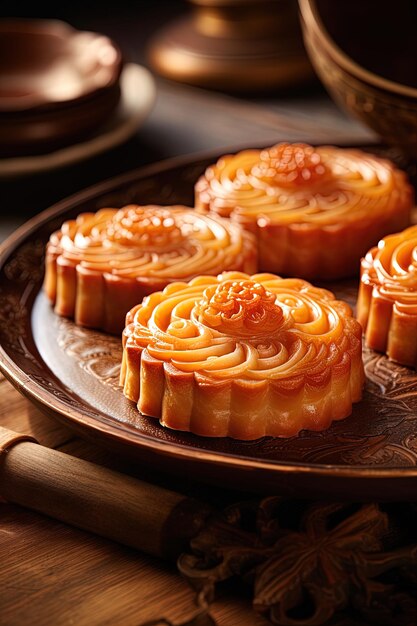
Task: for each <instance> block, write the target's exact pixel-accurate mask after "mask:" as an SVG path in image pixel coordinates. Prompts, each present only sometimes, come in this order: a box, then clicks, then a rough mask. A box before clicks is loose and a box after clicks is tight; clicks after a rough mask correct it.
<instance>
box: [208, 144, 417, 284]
mask: <svg viewBox="0 0 417 626" xmlns="http://www.w3.org/2000/svg"><path fill="white" fill-rule="evenodd" d="M412 204H413V192H412V188H411V186H410V184H409V182H408V180H407V177H406V175H405V174H404V172H402V171H400V170H398V169H396V168H395V167H394V165H393V164H392V163H390V162H389V161H387V160H383V159H380V158H378V157H376V156H373V155H370V154H367V153H365V152H361V151H359V150H348V149H341V148H334V147H331V146H321V147H317V148H313V147H312V146H308V145H306V144H287V143H282V144H278V145H276V146H273V147H271V148H268V149H265V150H262V151H260V150H245V151H243V152H239V153H238V154H235V155H227V156H224V157H222V158H221V159H220V160H219V161H218V162H217V163H216V164H215V165H213V166H211V167H209V168H208V169H207V170H206V172H205V174H204V175H203V176H202V177H201V178H200V179H199V181H198V182H197V185H196V206H197V208H198V209H199V210H200V211H203V212H208V211H212V212H214V213H217V214H218V215H223V216H229V217H230V218H231V219H232V220H233V221H234V222H237V223H239V224H241V225H243V226H244V227H245V228H246V229H248V230H250V231H252V232H253V233H255V234H256V236H257V239H258V244H259V267H260V269H261V270H264V271H272V272H277V273H279V274H284V275H287V276H302V277H304V278H321V279H324V280H330V279H336V278H342V277H345V276H351V275H354V274H356V273H357V272H358V271H359V262H360V258H361V257H362V256H363V255H364V254H365V253H366V251H367V250H368V249H369V248H370V247H371V246H373V245H375V244H376V243H377V242H378V240H379V239H380V238H381V237H383V236H384V235H386V234H388V233H390V232H395V231H396V230H399V229H401V228H404V227H405V226H407V225H408V224H409V216H410V209H411V207H412Z"/></svg>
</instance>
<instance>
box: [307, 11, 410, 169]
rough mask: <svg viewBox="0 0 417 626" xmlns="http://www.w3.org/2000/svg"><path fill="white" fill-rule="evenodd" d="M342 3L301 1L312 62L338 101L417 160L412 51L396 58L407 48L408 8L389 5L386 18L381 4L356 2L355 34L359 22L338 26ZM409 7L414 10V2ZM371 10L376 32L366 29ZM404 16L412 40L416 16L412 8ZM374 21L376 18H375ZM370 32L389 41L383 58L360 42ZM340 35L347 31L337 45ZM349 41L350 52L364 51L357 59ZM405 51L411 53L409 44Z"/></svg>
mask: <svg viewBox="0 0 417 626" xmlns="http://www.w3.org/2000/svg"><path fill="white" fill-rule="evenodd" d="M342 4H343V5H347V4H349V3H340V4H339V3H336V2H334V0H333V3H332V4H331V3H330V2H329V0H299V7H300V16H301V24H302V29H303V36H304V43H305V46H306V48H307V52H308V54H309V56H310V60H311V62H312V64H313V66H314V68H315V70H316V72H317V74H318V76H319V78H320V79H321V81H322V82H323V84H324V86H325V87H326V88H327V90H328V91H329V93H330V95H331V96H332V97H333V98H334V100H335V101H336V102H338V103H339V104H340V105H341V106H342V107H343V108H344V109H346V110H347V111H348V112H349V113H351V114H353V115H354V116H355V117H357V118H359V119H360V120H361V121H362V122H364V123H365V124H366V125H367V126H368V127H370V128H371V129H372V130H374V131H376V133H378V135H380V136H381V138H382V140H383V141H384V142H386V143H387V144H389V145H394V146H397V147H400V148H401V149H402V150H403V151H404V152H405V153H406V154H407V155H408V156H410V157H414V158H417V84H415V86H414V85H413V84H411V82H414V81H415V80H416V79H417V73H416V72H415V62H414V57H413V55H412V54H411V52H412V51H411V50H410V51H409V53H410V55H409V56H408V55H407V56H405V55H404V56H403V57H402V58H400V57H398V58H397V59H395V58H394V56H395V53H396V50H397V47H398V45H399V44H400V47H401V44H404V42H401V37H402V32H401V27H399V26H398V24H399V22H398V19H399V12H400V11H401V9H402V8H403V9H404V7H401V6H400V5H401V3H400V5H399V6H398V7H397V6H394V5H393V4H392V3H389V5H388V3H386V4H384V5H383V6H382V14H381V7H380V3H377V6H373V7H369V3H368V6H367V3H366V2H365V3H363V2H362V4H360V3H356V9H355V10H356V12H357V16H358V20H357V22H356V24H357V26H358V27H357V28H355V30H353V31H352V29H351V26H352V24H353V25H354V24H355V23H354V21H353V22H352V24H349V23H348V22H346V21H345V23H343V17H340V18H339V24H336V25H335V15H337V11H340V9H343V7H342ZM406 4H408V6H409V7H411V10H412V9H413V7H412V5H411V4H410V3H409V2H408V3H406ZM404 6H405V5H404ZM366 11H373V18H374V25H373V28H372V29H368V30H366V28H364V27H363V28H362V29H361V28H360V22H361V18H363V16H366ZM403 13H404V15H403V16H402V17H401V20H402V23H403V25H404V26H403V28H404V29H405V31H407V33H406V34H407V36H409V38H411V31H410V28H415V25H414V24H413V16H412V15H410V14H407V11H406V10H405V11H403ZM371 19H372V16H369V20H371ZM410 20H411V21H410ZM416 24H417V21H416ZM337 26H338V28H337ZM358 32H359V34H358ZM367 32H368V33H369V37H370V38H372V37H373V36H375V37H379V38H380V42H381V40H382V37H385V38H386V41H385V43H386V45H385V54H384V55H382V54H381V55H379V57H380V58H378V54H377V50H376V47H375V46H373V43H372V41H371V40H370V41H368V43H366V41H365V40H364V39H363V40H360V33H363V37H364V38H365V37H366V33H367ZM331 33H333V36H332V34H331ZM337 33H338V34H339V35H343V33H345V35H346V39H344V37H343V36H341V39H340V40H339V39H337V41H336V39H335V37H336V36H337ZM406 34H404V37H405V36H406ZM348 38H350V42H349V39H348ZM346 42H347V47H348V49H349V48H350V49H351V50H354V51H356V52H357V53H358V54H355V53H354V54H355V58H352V55H351V54H349V53H347V52H346V48H345V45H344V44H345V43H346ZM402 47H403V48H404V49H405V47H406V46H404V45H402ZM359 51H361V52H360V53H359ZM360 54H362V55H364V56H366V55H368V56H369V60H368V59H366V65H365V64H363V63H362V62H361V61H360V60H359V56H360ZM414 56H415V55H414ZM407 63H409V69H410V71H409V75H410V76H411V75H412V76H414V77H415V78H413V79H412V81H410V84H406V82H404V81H405V80H408V79H407V77H406V76H405V75H404V69H407ZM373 68H375V70H374V69H373Z"/></svg>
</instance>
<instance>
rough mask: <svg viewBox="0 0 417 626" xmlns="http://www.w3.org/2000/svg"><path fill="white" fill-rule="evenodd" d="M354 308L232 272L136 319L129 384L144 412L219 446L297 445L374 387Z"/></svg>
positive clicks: (145, 308) (207, 279) (302, 286)
mask: <svg viewBox="0 0 417 626" xmlns="http://www.w3.org/2000/svg"><path fill="white" fill-rule="evenodd" d="M361 335H362V329H361V327H360V324H359V323H358V322H357V321H356V320H355V319H354V318H353V317H352V311H351V309H350V307H349V305H348V304H346V303H345V302H341V301H338V300H335V298H334V296H333V294H332V293H330V292H329V291H327V290H325V289H318V288H316V287H313V286H312V285H311V284H310V283H307V282H305V281H304V280H301V279H295V278H294V279H292V278H287V279H283V278H280V277H278V276H275V275H273V274H255V275H254V276H249V275H248V274H244V273H240V272H226V273H223V274H221V275H219V276H218V277H217V278H215V277H212V276H198V277H196V278H194V279H193V280H191V281H190V282H188V283H185V282H178V283H173V284H171V285H168V287H166V288H165V289H164V290H163V291H162V292H161V291H160V292H157V293H153V294H151V295H150V296H148V297H147V298H145V299H144V301H143V303H141V304H139V305H137V306H136V307H134V308H133V309H132V310H131V311H130V313H129V314H128V315H127V319H126V328H125V330H124V332H123V346H124V350H123V363H122V371H121V379H120V382H121V385H123V389H124V394H125V396H126V397H127V398H129V399H130V400H132V401H133V402H135V403H137V406H138V409H139V411H140V412H141V413H143V414H146V415H149V416H152V417H156V418H159V419H160V422H161V424H163V425H164V426H167V427H169V428H173V429H177V430H184V431H191V432H193V433H195V434H197V435H203V436H209V437H226V436H229V437H234V438H236V439H246V440H250V439H257V438H259V437H263V436H264V435H271V436H274V437H290V436H292V435H296V434H297V433H298V432H299V431H300V430H302V429H308V430H323V429H325V428H328V426H329V425H330V424H331V422H332V421H333V420H339V419H343V418H345V417H346V416H348V415H349V414H350V413H351V411H352V403H353V402H358V401H359V400H360V398H361V391H362V386H363V381H364V373H363V364H362V346H361Z"/></svg>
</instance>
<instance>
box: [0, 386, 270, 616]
mask: <svg viewBox="0 0 417 626" xmlns="http://www.w3.org/2000/svg"><path fill="white" fill-rule="evenodd" d="M0 425H1V426H6V427H8V428H13V429H14V430H16V431H19V432H24V433H27V434H31V435H33V436H34V437H36V438H37V439H38V441H40V442H41V443H42V444H43V445H49V447H51V448H53V447H54V448H60V449H63V450H65V452H67V453H69V454H71V453H73V452H74V454H76V455H77V456H80V457H82V458H84V459H87V460H94V461H95V462H101V463H102V464H106V462H107V464H108V465H114V464H115V459H112V458H111V456H110V455H109V453H107V452H106V451H104V450H103V449H100V448H96V447H95V446H93V445H91V444H89V443H86V442H84V441H81V440H79V439H77V438H75V437H73V435H72V433H71V432H70V431H69V430H67V429H66V428H64V427H62V426H61V425H60V424H59V423H58V422H55V421H54V420H51V419H49V418H47V417H45V416H44V415H43V414H41V413H40V412H39V411H38V410H37V409H36V408H34V407H32V406H31V405H30V403H29V402H28V401H27V400H26V399H25V398H23V397H22V396H20V394H19V393H18V392H17V391H16V390H15V389H13V387H12V386H11V385H10V384H9V383H8V382H7V381H5V380H4V379H3V378H1V379H0ZM117 464H119V465H123V469H124V470H127V469H128V465H127V464H126V463H125V464H123V463H122V460H121V459H119V460H118V461H117ZM132 473H136V474H138V473H140V470H138V468H132ZM0 563H1V568H0V590H1V591H0V624H1V626H22V624H31V626H50V625H51V624H54V626H70V625H73V624H77V626H107V625H108V626H113V625H114V624H123V626H138V624H140V623H141V622H142V621H145V620H150V619H152V618H155V617H160V616H161V615H164V616H166V617H167V618H169V619H171V620H173V621H181V620H184V619H186V618H187V617H188V616H191V615H192V614H193V612H194V611H195V605H194V594H193V592H192V590H191V589H190V588H189V587H188V585H187V583H186V582H185V581H184V580H183V579H182V578H181V577H180V575H179V574H178V573H177V571H176V569H175V567H174V566H170V565H169V564H167V563H166V562H164V561H160V560H157V559H153V558H150V557H146V556H145V555H144V554H142V553H140V552H138V551H135V550H133V549H129V548H125V547H123V546H120V545H118V544H116V543H113V542H111V541H109V540H106V539H103V538H101V537H98V536H97V535H93V534H89V533H87V532H84V531H82V530H79V529H76V528H73V527H70V526H68V525H65V524H62V523H60V522H58V521H56V520H53V519H51V518H48V517H45V516H42V515H39V514H37V513H34V512H32V511H29V510H27V509H23V508H21V507H19V506H17V505H12V504H8V503H1V502H0ZM212 614H213V617H214V618H215V619H216V620H217V621H218V623H219V624H220V625H221V626H223V625H224V626H234V625H236V626H237V625H242V626H245V625H248V626H249V625H250V626H265V625H266V624H267V621H266V620H265V619H264V618H263V617H262V616H259V615H258V614H256V613H255V611H253V609H252V608H251V604H250V599H249V595H248V593H246V590H245V589H241V590H239V593H237V592H236V591H235V590H233V592H232V591H230V590H229V591H228V592H227V593H225V594H224V595H222V596H221V597H220V598H219V600H218V601H217V602H216V603H215V604H214V605H213V610H212Z"/></svg>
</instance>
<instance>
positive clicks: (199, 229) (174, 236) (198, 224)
mask: <svg viewBox="0 0 417 626" xmlns="http://www.w3.org/2000/svg"><path fill="white" fill-rule="evenodd" d="M256 267H257V263H256V244H255V241H254V238H253V236H252V235H250V234H249V233H247V232H244V231H242V230H241V228H240V227H239V226H238V225H236V224H232V223H231V222H230V221H229V220H224V219H221V218H218V217H217V216H213V217H210V216H204V215H199V214H198V213H196V212H195V211H193V210H192V209H188V208H186V207H180V206H177V207H157V206H145V207H141V206H137V205H131V206H126V207H124V208H122V209H119V210H117V209H101V210H100V211H98V212H97V213H82V214H81V215H79V216H78V217H77V219H75V220H69V221H67V222H65V223H64V224H63V225H62V227H61V229H60V230H59V231H57V232H55V233H54V234H53V235H52V236H51V238H50V241H49V244H48V246H47V252H46V274H45V283H44V287H45V291H46V293H47V295H48V297H49V299H50V300H51V301H52V303H53V304H54V306H55V311H56V312H57V313H58V314H60V315H63V316H66V317H73V318H74V319H75V321H76V322H77V323H78V324H81V325H83V326H90V327H94V328H101V329H103V330H106V331H107V332H113V333H118V332H121V331H122V329H123V327H124V321H125V317H126V312H127V311H129V309H130V308H131V307H132V306H133V305H134V304H136V303H137V302H139V301H141V300H142V298H143V297H144V296H145V295H147V294H149V293H151V292H153V291H157V290H158V289H163V288H164V287H165V286H166V285H167V284H169V283H170V282H173V281H177V280H189V279H190V278H192V277H193V276H196V275H198V274H201V273H206V274H218V273H219V272H221V271H222V270H224V269H229V270H230V269H236V270H242V271H247V272H253V271H255V270H256Z"/></svg>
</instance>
